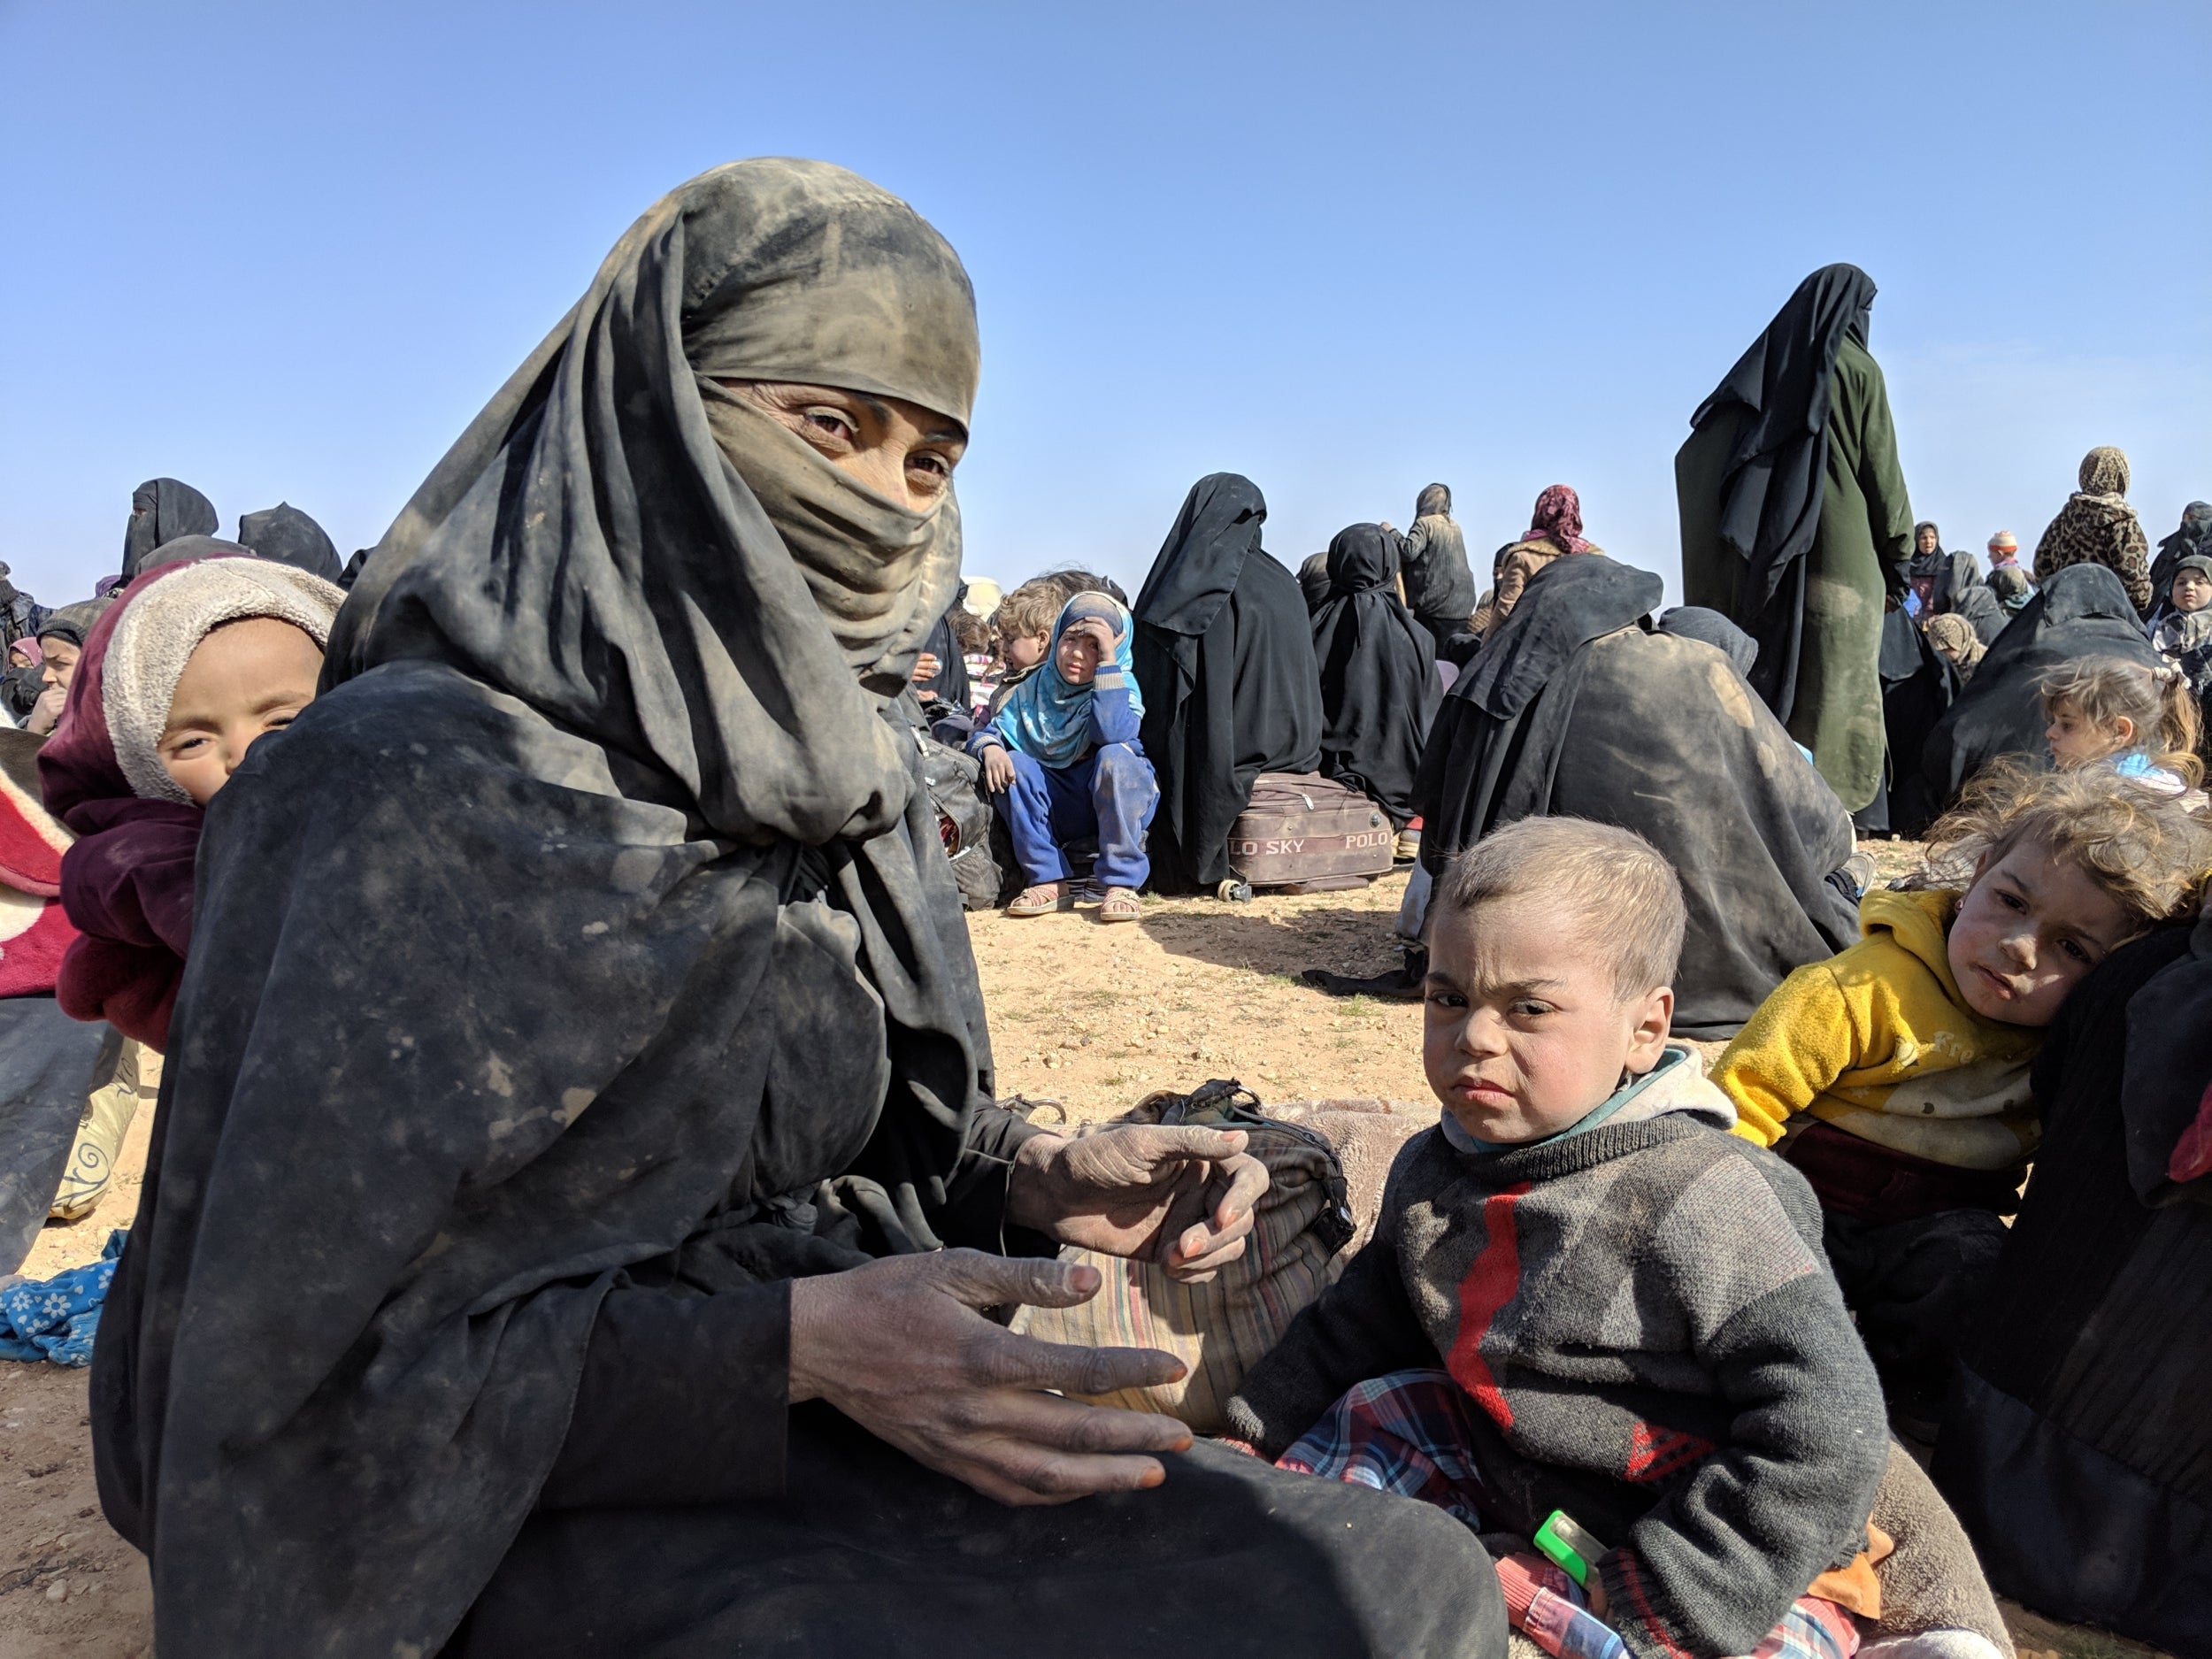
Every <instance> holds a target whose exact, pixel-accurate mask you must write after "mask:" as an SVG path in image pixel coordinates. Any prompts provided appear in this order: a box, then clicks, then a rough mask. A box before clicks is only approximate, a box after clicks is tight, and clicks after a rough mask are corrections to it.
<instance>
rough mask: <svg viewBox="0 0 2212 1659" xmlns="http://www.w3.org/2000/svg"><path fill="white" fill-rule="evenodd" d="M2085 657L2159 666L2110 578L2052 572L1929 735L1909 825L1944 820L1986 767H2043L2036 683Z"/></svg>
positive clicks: (2102, 570)
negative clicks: (2018, 763) (1914, 820)
mask: <svg viewBox="0 0 2212 1659" xmlns="http://www.w3.org/2000/svg"><path fill="white" fill-rule="evenodd" d="M2083 657H2121V658H2124V660H2126V661H2128V662H2131V663H2140V664H2142V665H2143V666H2144V667H2146V668H2156V667H2158V666H2159V664H2160V663H2161V661H2162V658H2161V657H2159V655H2158V653H2157V651H2156V650H2154V649H2153V648H2152V646H2151V642H2150V641H2149V640H2147V639H2146V638H2145V637H2144V634H2143V625H2142V622H2141V620H2140V619H2139V618H2138V617H2137V616H2136V614H2135V605H2134V602H2133V601H2131V599H2129V597H2128V591H2127V588H2126V587H2125V586H2124V584H2123V583H2122V582H2121V580H2120V579H2119V577H2118V576H2116V575H2115V574H2114V573H2113V572H2111V571H2109V570H2108V569H2107V568H2106V567H2105V566H2103V565H2067V566H2065V567H2064V568H2063V569H2061V570H2058V571H2055V572H2052V574H2051V576H2050V579H2049V580H2047V581H2046V582H2045V583H2044V584H2043V586H2042V587H2041V588H2039V589H2038V590H2037V592H2036V595H2035V596H2034V597H2033V598H2032V599H2030V600H2029V601H2028V603H2027V604H2026V606H2025V607H2024V609H2023V610H2022V611H2020V613H2019V615H2017V616H2016V617H2015V618H2013V619H2012V621H2011V622H2010V623H2008V625H2007V626H2006V627H2005V631H2004V633H2003V634H2002V635H2001V636H2000V637H1999V639H1998V641H1997V642H1996V643H1995V644H1994V645H1993V646H1991V647H1990V648H1989V650H1988V652H1987V654H1986V655H1985V656H1984V657H1983V658H1982V660H1981V662H1980V663H1979V664H1977V665H1976V667H1975V669H1974V678H1973V679H1972V680H1970V681H1969V682H1968V683H1967V685H1966V687H1964V688H1963V689H1962V690H1961V691H1959V692H1958V693H1957V695H1956V701H1955V702H1953V703H1951V704H1950V706H1949V708H1948V710H1946V711H1945V712H1944V714H1943V716H1942V718H1940V719H1939V720H1938V721H1937V722H1936V723H1935V726H1934V727H1933V729H1932V730H1931V731H1930V732H1929V733H1928V736H1927V740H1926V741H1925V742H1924V745H1923V746H1922V748H1921V750H1920V763H1919V769H1920V777H1921V786H1922V787H1921V790H1920V792H1919V798H1920V803H1921V807H1920V810H1921V811H1922V812H1924V814H1925V816H1924V817H1922V818H1919V819H1918V821H1919V822H1921V823H1925V822H1927V821H1929V820H1930V819H1932V818H1934V817H1935V816H1936V815H1938V814H1939V813H1942V812H1945V811H1947V810H1949V809H1950V807H1951V805H1952V803H1954V802H1955V801H1956V800H1957V799H1958V798H1959V793H1960V791H1962V790H1963V789H1964V788H1965V787H1966V786H1967V785H1968V784H1969V783H1970V782H1971V781H1972V780H1973V779H1974V778H1975V776H1976V775H1977V774H1978V773H1979V772H1981V771H1982V770H1983V768H1985V766H1987V765H1988V764H1990V763H1991V762H1992V761H1993V760H1997V759H2000V758H2001V757H2004V756H2007V755H2011V756H2017V757H2025V758H2027V759H2029V760H2032V761H2039V760H2041V759H2043V758H2044V757H2047V755H2048V754H2049V752H2050V751H2049V747H2048V745H2047V743H2046V742H2045V741H2044V736H2043V733H2044V728H2045V727H2046V726H2047V725H2048V723H2049V722H2048V719H2047V717H2046V715H2045V713H2044V709H2043V682H2044V680H2045V679H2046V678H2047V676H2048V675H2049V673H2050V672H2051V670H2053V669H2054V668H2056V667H2058V666H2059V665H2060V664H2064V663H2070V662H2075V661H2078V660H2079V659H2081V658H2083Z"/></svg>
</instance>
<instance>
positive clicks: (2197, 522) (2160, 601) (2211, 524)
mask: <svg viewBox="0 0 2212 1659" xmlns="http://www.w3.org/2000/svg"><path fill="white" fill-rule="evenodd" d="M2208 556H2212V501H2193V502H2191V503H2189V504H2188V505H2187V506H2186V507H2184V508H2183V509H2182V510H2181V523H2180V524H2179V525H2178V526H2176V527H2175V528H2174V529H2172V530H2170V531H2169V532H2168V533H2167V534H2165V535H2163V536H2161V537H2160V538H2159V541H2158V557H2156V558H2154V559H2153V560H2152V561H2151V614H2152V615H2153V616H2154V617H2155V616H2156V615H2157V614H2158V613H2159V611H2161V610H2162V608H2164V607H2165V606H2166V605H2167V604H2169V603H2171V602H2172V599H2173V585H2174V572H2175V570H2176V568H2177V567H2178V566H2179V565H2180V564H2181V561H2182V560H2184V559H2185V558H2197V557H2208Z"/></svg>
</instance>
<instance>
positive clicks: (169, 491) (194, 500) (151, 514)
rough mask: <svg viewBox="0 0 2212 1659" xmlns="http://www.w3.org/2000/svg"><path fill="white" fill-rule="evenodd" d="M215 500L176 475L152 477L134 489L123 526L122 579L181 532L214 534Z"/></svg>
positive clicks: (134, 574)
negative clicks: (128, 514)
mask: <svg viewBox="0 0 2212 1659" xmlns="http://www.w3.org/2000/svg"><path fill="white" fill-rule="evenodd" d="M218 522H219V519H218V518H217V517H216V512H215V506H214V503H212V502H211V501H209V500H208V498H207V497H206V496H204V495H201V494H200V492H199V491H198V490H196V489H194V488H192V486H191V485H189V484H186V483H181V482H180V481H179V480H176V479H173V478H150V479H148V480H146V481H145V482H144V483H142V484H141V485H140V486H139V487H138V488H136V489H134V490H133V491H132V492H131V517H130V522H129V523H128V524H127V525H126V526H124V527H123V580H125V581H129V580H131V579H132V578H133V577H134V576H136V575H137V574H138V572H139V571H140V570H141V569H142V567H143V566H144V565H145V562H146V556H147V555H148V554H150V553H151V552H152V551H153V550H154V549H156V548H157V547H159V546H160V545H161V544H162V543H163V542H165V541H175V540H176V539H177V538H178V537H179V536H180V535H213V534H215V526H216V525H217V523H218Z"/></svg>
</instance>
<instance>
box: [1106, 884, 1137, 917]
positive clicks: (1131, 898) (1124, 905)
mask: <svg viewBox="0 0 2212 1659" xmlns="http://www.w3.org/2000/svg"><path fill="white" fill-rule="evenodd" d="M1143 914H1144V910H1143V907H1142V906H1141V905H1140V904H1139V903H1138V902H1137V895H1135V894H1134V893H1133V892H1132V891H1131V890H1130V889H1129V888H1127V887H1108V888H1107V889H1106V897H1105V900H1104V902H1102V903H1101V904H1100V905H1099V907H1098V919H1099V920H1100V921H1102V922H1133V921H1135V920H1136V919H1137V918H1139V917H1141V916H1142V915H1143Z"/></svg>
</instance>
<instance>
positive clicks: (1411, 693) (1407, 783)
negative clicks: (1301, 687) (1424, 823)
mask: <svg viewBox="0 0 2212 1659" xmlns="http://www.w3.org/2000/svg"><path fill="white" fill-rule="evenodd" d="M1397 573H1398V549H1397V538H1396V537H1395V536H1394V535H1392V534H1391V533H1390V532H1389V531H1387V530H1386V529H1384V528H1383V527H1382V526H1380V525H1379V524H1356V525H1353V526H1350V527H1349V528H1348V529H1344V530H1340V531H1339V532H1337V535H1336V539H1335V540H1334V541H1331V542H1330V543H1329V595H1328V597H1327V598H1326V599H1325V600H1323V601H1322V603H1321V606H1320V608H1319V609H1318V610H1317V611H1315V612H1314V613H1313V655H1314V660H1315V662H1316V664H1317V665H1318V666H1319V669H1320V672H1321V718H1322V727H1321V767H1320V770H1321V772H1322V775H1323V776H1325V777H1329V778H1333V779H1335V780H1337V781H1338V782H1339V783H1340V784H1343V785H1345V786H1346V787H1348V788H1353V789H1357V790H1358V791H1359V792H1360V793H1361V794H1363V795H1366V796H1368V797H1369V798H1370V799H1371V800H1373V801H1374V802H1375V803H1377V804H1378V805H1379V806H1380V807H1381V808H1382V810H1384V811H1385V812H1386V813H1388V814H1389V815H1390V821H1391V822H1392V823H1393V824H1394V825H1395V826H1397V827H1398V828H1400V829H1403V828H1404V827H1405V825H1406V820H1407V819H1408V818H1411V817H1412V816H1413V772H1414V768H1415V767H1416V766H1417V765H1419V764H1420V762H1421V745H1422V743H1423V742H1425V741H1426V740H1427V738H1428V734H1429V718H1430V716H1431V715H1432V714H1433V713H1434V712H1435V710H1436V700H1437V698H1438V696H1439V695H1441V689H1442V688H1441V687H1440V685H1439V683H1438V681H1437V678H1436V664H1435V662H1434V659H1433V657H1432V646H1431V643H1430V640H1429V636H1428V634H1427V633H1426V632H1425V630H1424V629H1423V628H1422V627H1421V626H1420V625H1419V624H1418V623H1417V622H1416V621H1414V619H1413V618H1412V617H1411V616H1409V614H1407V611H1406V608H1405V606H1403V605H1402V604H1401V603H1398V594H1397V589H1396V588H1395V587H1394V585H1393V578H1394V577H1395V576H1396V575H1397Z"/></svg>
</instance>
